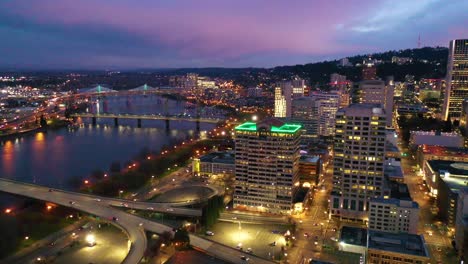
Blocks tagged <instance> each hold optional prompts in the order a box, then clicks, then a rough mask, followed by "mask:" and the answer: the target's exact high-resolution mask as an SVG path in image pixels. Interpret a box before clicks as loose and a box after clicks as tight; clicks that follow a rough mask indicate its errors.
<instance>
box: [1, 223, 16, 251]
mask: <svg viewBox="0 0 468 264" xmlns="http://www.w3.org/2000/svg"><path fill="white" fill-rule="evenodd" d="M18 233H19V232H18V223H17V221H16V218H15V217H13V216H7V215H0V234H2V235H1V236H2V239H0V258H3V257H5V256H6V255H7V254H9V253H11V252H14V251H15V250H16V248H17V246H18V243H19V234H18Z"/></svg>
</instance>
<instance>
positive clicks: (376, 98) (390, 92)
mask: <svg viewBox="0 0 468 264" xmlns="http://www.w3.org/2000/svg"><path fill="white" fill-rule="evenodd" d="M359 90H360V92H361V94H360V98H359V101H360V103H365V104H381V105H382V107H383V108H384V109H385V113H386V114H387V124H386V125H387V127H391V126H392V115H393V97H394V90H395V88H394V85H393V82H391V83H389V84H388V85H385V82H384V81H380V80H370V81H369V80H367V81H362V82H360V83H359Z"/></svg>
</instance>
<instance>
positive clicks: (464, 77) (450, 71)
mask: <svg viewBox="0 0 468 264" xmlns="http://www.w3.org/2000/svg"><path fill="white" fill-rule="evenodd" d="M466 98H468V39H457V40H452V41H450V44H449V55H448V62H447V79H446V87H445V97H444V108H443V111H442V114H443V119H444V120H448V119H451V120H452V121H453V120H459V119H460V118H461V116H462V103H463V100H465V99H466Z"/></svg>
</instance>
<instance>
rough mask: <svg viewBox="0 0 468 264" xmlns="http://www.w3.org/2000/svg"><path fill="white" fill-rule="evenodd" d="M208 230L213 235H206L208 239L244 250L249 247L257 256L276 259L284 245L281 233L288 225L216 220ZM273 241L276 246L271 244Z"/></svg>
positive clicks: (285, 230) (286, 229) (284, 231)
mask: <svg viewBox="0 0 468 264" xmlns="http://www.w3.org/2000/svg"><path fill="white" fill-rule="evenodd" d="M210 231H212V232H214V235H213V236H207V238H208V239H211V240H214V241H216V242H219V243H222V244H224V245H226V246H230V247H233V248H235V247H238V246H240V247H242V250H243V251H244V252H245V251H247V249H249V248H250V249H251V250H252V254H254V255H257V256H259V257H264V258H270V259H271V258H273V256H274V257H275V259H278V258H279V256H280V254H281V247H285V245H286V241H285V239H284V236H283V234H284V233H286V232H287V231H288V226H286V225H264V224H263V225H259V224H243V223H239V222H237V223H230V222H218V223H216V224H215V225H214V226H213V227H212V228H211V229H210ZM273 242H276V246H272V245H271V244H272V243H273ZM285 249H286V247H285ZM243 254H246V253H243Z"/></svg>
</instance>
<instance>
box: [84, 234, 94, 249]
mask: <svg viewBox="0 0 468 264" xmlns="http://www.w3.org/2000/svg"><path fill="white" fill-rule="evenodd" d="M86 243H88V246H90V247H92V246H95V245H96V238H95V237H94V235H93V234H88V235H87V236H86Z"/></svg>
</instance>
